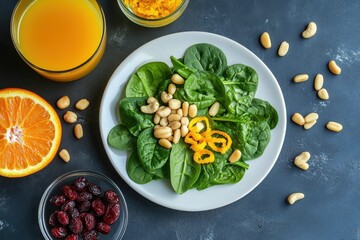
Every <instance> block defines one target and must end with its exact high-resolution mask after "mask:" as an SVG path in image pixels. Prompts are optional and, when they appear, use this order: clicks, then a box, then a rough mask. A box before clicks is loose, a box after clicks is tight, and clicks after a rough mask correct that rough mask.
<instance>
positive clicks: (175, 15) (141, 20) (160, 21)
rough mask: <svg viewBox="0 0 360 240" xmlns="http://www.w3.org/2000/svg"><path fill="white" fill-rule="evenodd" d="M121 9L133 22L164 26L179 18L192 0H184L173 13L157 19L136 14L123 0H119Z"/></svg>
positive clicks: (150, 25) (148, 25)
mask: <svg viewBox="0 0 360 240" xmlns="http://www.w3.org/2000/svg"><path fill="white" fill-rule="evenodd" d="M117 2H118V4H119V6H120V9H121V11H122V12H123V13H124V14H125V16H126V17H127V18H128V19H130V20H131V21H132V22H134V23H136V24H138V25H140V26H144V27H152V28H156V27H162V26H165V25H168V24H170V23H172V22H174V21H175V20H176V19H178V18H179V17H180V16H181V15H182V14H183V12H184V11H185V9H186V7H187V6H188V4H189V2H190V0H183V1H182V3H181V4H180V6H179V7H178V9H176V10H175V11H174V12H173V13H171V14H169V15H168V16H166V17H163V18H157V19H148V18H143V17H140V16H138V15H136V14H135V13H134V12H133V11H132V10H131V8H130V7H129V6H127V5H126V4H125V3H124V1H123V0H117Z"/></svg>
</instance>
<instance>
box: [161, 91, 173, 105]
mask: <svg viewBox="0 0 360 240" xmlns="http://www.w3.org/2000/svg"><path fill="white" fill-rule="evenodd" d="M171 99H173V96H172V95H171V94H168V93H166V92H165V91H162V92H161V101H163V102H164V103H168V102H169V101H170V100H171Z"/></svg>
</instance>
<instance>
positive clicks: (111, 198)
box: [104, 190, 119, 203]
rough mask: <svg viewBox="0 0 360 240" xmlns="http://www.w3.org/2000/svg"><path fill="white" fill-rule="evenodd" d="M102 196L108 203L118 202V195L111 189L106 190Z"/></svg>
mask: <svg viewBox="0 0 360 240" xmlns="http://www.w3.org/2000/svg"><path fill="white" fill-rule="evenodd" d="M104 197H105V199H106V201H107V202H109V203H118V202H119V196H118V195H117V194H116V193H115V192H114V191H112V190H107V191H106V192H105V193H104Z"/></svg>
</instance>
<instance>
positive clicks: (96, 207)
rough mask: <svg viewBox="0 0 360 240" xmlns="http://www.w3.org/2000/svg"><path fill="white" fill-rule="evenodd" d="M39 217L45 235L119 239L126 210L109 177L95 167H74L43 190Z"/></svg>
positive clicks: (69, 238)
mask: <svg viewBox="0 0 360 240" xmlns="http://www.w3.org/2000/svg"><path fill="white" fill-rule="evenodd" d="M38 219H39V226H40V230H41V232H42V234H43V236H44V238H45V239H64V240H80V239H85V240H95V239H121V238H122V237H123V235H124V233H125V230H126V226H127V222H128V210H127V206H126V202H125V198H124V196H123V194H122V192H121V190H120V189H119V187H118V186H117V185H116V184H115V183H114V182H113V181H112V180H111V179H110V178H108V177H107V176H105V175H103V174H101V173H97V172H94V171H73V172H70V173H66V174H64V175H61V176H60V177H58V178H57V179H55V180H54V181H53V182H52V183H51V184H50V186H49V187H48V188H47V189H46V190H45V192H44V194H43V196H42V198H41V200H40V204H39V211H38Z"/></svg>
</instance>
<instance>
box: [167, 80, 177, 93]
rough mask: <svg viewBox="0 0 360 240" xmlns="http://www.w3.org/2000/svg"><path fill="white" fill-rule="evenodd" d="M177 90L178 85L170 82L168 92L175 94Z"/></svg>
mask: <svg viewBox="0 0 360 240" xmlns="http://www.w3.org/2000/svg"><path fill="white" fill-rule="evenodd" d="M175 92H176V85H175V84H173V83H170V84H169V86H168V93H169V94H171V95H174V94H175Z"/></svg>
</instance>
